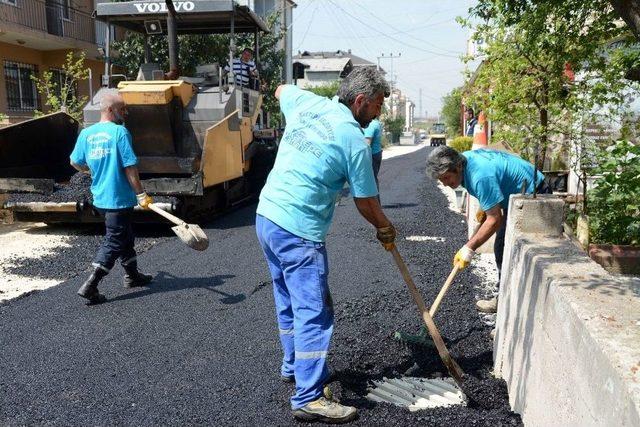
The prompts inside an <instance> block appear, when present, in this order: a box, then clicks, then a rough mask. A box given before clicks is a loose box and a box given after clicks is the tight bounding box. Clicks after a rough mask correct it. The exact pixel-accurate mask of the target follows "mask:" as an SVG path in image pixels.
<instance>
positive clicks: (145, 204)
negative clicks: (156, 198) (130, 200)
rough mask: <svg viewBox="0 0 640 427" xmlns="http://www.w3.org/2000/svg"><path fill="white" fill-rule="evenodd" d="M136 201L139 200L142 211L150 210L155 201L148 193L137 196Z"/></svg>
mask: <svg viewBox="0 0 640 427" xmlns="http://www.w3.org/2000/svg"><path fill="white" fill-rule="evenodd" d="M136 199H138V204H139V205H140V207H141V208H142V209H149V204H150V203H153V199H152V198H151V196H149V195H148V194H147V193H145V192H142V193H140V194H136Z"/></svg>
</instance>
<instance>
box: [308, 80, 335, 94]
mask: <svg viewBox="0 0 640 427" xmlns="http://www.w3.org/2000/svg"><path fill="white" fill-rule="evenodd" d="M339 87H340V81H339V80H336V81H333V82H331V83H325V84H323V85H320V86H315V87H309V88H305V89H306V90H308V91H310V92H313V93H315V94H316V95H320V96H325V97H327V98H333V97H334V96H335V95H336V93H338V88H339Z"/></svg>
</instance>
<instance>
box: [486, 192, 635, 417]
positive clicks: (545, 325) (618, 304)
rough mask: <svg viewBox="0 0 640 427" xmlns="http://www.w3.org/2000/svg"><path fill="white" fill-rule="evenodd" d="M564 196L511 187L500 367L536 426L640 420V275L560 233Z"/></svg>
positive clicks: (519, 408) (519, 407) (517, 407)
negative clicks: (608, 264) (604, 262)
mask: <svg viewBox="0 0 640 427" xmlns="http://www.w3.org/2000/svg"><path fill="white" fill-rule="evenodd" d="M561 224H562V201H561V200H559V199H556V198H554V197H553V196H538V199H536V200H533V199H531V198H530V196H529V197H527V196H512V198H511V200H510V205H509V218H508V224H507V239H506V246H505V259H504V265H503V272H504V274H503V277H502V283H501V286H500V295H499V304H498V316H497V320H496V339H495V342H494V370H495V374H496V376H498V377H501V378H503V379H504V380H505V381H506V383H507V387H508V389H509V399H510V403H511V406H512V408H513V410H514V411H516V412H518V413H519V414H521V415H522V419H523V421H524V423H525V424H526V425H528V426H550V425H562V426H592V425H594V426H596V425H597V426H611V425H616V426H639V425H640V415H639V414H640V372H639V371H640V279H638V278H631V277H624V276H612V275H610V274H609V273H607V272H606V271H605V270H604V269H602V268H601V267H600V266H599V265H597V264H596V263H595V262H593V261H592V260H591V259H589V258H588V257H587V255H586V253H585V252H584V251H582V250H580V249H578V248H577V247H576V246H574V245H573V243H571V242H570V241H569V240H568V239H567V238H566V237H565V236H563V235H562V226H561Z"/></svg>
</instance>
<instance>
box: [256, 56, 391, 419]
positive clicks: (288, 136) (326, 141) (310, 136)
mask: <svg viewBox="0 0 640 427" xmlns="http://www.w3.org/2000/svg"><path fill="white" fill-rule="evenodd" d="M388 92H389V87H388V85H387V83H386V82H385V80H384V78H383V77H382V75H381V74H380V73H379V72H378V71H376V70H375V69H370V68H366V67H362V68H358V69H355V70H354V71H352V72H351V74H349V75H348V76H347V77H346V78H345V79H344V80H343V81H342V83H341V85H340V88H339V89H338V94H337V96H336V97H334V98H333V99H332V100H331V99H328V98H325V97H322V96H318V95H315V94H313V93H311V92H307V91H304V90H301V89H299V88H298V87H297V86H292V85H281V86H279V87H278V89H277V90H276V98H278V99H279V101H280V109H281V110H282V112H283V114H284V116H285V118H286V121H287V126H286V129H285V132H284V135H283V137H282V141H281V142H280V146H279V149H278V154H277V157H276V161H275V165H274V167H273V170H272V171H271V173H270V174H269V177H268V179H267V182H266V184H265V186H264V188H263V190H262V193H261V194H260V202H259V204H258V208H257V215H256V232H257V235H258V240H259V241H260V244H261V246H262V249H263V251H264V255H265V258H266V260H267V264H268V266H269V270H270V272H271V276H272V279H273V293H274V299H275V305H276V312H277V313H276V314H277V320H278V328H279V331H280V342H281V344H282V348H283V352H284V357H283V360H282V366H281V370H280V373H281V375H282V377H283V379H285V380H287V381H291V382H295V385H296V391H295V394H294V396H293V397H292V398H291V408H292V410H293V416H294V417H296V418H299V419H303V420H307V421H313V420H317V421H323V422H330V423H340V422H348V421H350V420H352V419H354V418H355V416H356V408H353V407H350V406H343V405H341V404H339V403H338V402H335V401H333V400H332V399H330V398H328V397H325V396H324V393H323V387H324V384H325V383H326V382H327V380H328V379H329V378H328V377H329V369H328V367H327V361H326V358H327V353H328V350H329V342H330V339H331V334H332V332H333V304H332V300H331V294H330V292H329V287H328V283H327V278H328V273H329V272H328V267H329V266H328V260H327V250H326V244H325V237H326V234H327V231H328V229H329V226H330V224H331V219H332V217H333V212H334V207H335V203H336V198H337V197H338V195H339V194H340V192H341V190H342V188H343V185H344V184H345V182H348V183H349V187H350V190H351V194H352V195H353V198H354V202H355V205H356V207H357V209H358V211H359V212H360V214H361V215H362V216H363V217H364V218H365V219H366V220H367V221H368V222H370V223H371V224H372V225H374V226H375V227H376V228H377V238H378V239H379V240H380V241H381V242H382V243H383V244H392V243H393V241H394V239H395V229H394V227H393V225H392V224H391V222H390V221H389V220H388V219H387V217H386V216H385V215H384V213H383V212H382V209H381V207H380V203H379V202H378V199H377V198H376V196H377V194H378V191H377V188H376V182H375V179H374V176H373V168H372V165H371V150H370V148H369V146H368V145H367V144H366V142H365V139H364V135H363V131H362V128H364V127H366V126H367V125H368V124H369V122H370V121H371V120H372V119H373V118H374V117H376V116H377V115H378V114H380V108H381V106H382V102H383V101H384V97H385V96H388Z"/></svg>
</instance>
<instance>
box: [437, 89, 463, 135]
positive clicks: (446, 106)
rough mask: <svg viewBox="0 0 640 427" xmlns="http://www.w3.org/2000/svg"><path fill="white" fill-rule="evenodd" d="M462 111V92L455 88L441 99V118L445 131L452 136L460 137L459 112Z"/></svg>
mask: <svg viewBox="0 0 640 427" xmlns="http://www.w3.org/2000/svg"><path fill="white" fill-rule="evenodd" d="M461 109H462V91H461V90H460V88H455V89H453V90H452V91H451V92H449V93H448V94H446V95H445V96H444V97H443V98H442V111H441V116H442V119H443V121H444V123H445V124H446V125H447V129H449V132H451V133H452V134H453V135H462V129H461V128H460V111H461Z"/></svg>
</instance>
